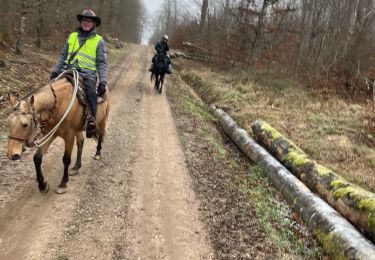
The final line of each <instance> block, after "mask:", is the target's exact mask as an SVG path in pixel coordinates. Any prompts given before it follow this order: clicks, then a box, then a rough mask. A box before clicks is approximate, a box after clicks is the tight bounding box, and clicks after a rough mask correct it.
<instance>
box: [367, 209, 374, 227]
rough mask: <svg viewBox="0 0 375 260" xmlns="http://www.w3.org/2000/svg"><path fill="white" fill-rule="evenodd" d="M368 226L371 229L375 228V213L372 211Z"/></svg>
mask: <svg viewBox="0 0 375 260" xmlns="http://www.w3.org/2000/svg"><path fill="white" fill-rule="evenodd" d="M368 228H369V229H370V230H375V213H370V214H369V215H368Z"/></svg>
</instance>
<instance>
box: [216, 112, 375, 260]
mask: <svg viewBox="0 0 375 260" xmlns="http://www.w3.org/2000/svg"><path fill="white" fill-rule="evenodd" d="M211 109H212V111H213V113H214V114H215V116H216V117H217V118H218V119H219V121H220V124H221V126H222V127H223V129H224V131H225V132H226V133H227V135H228V136H229V137H231V138H232V140H233V141H234V142H235V143H236V145H237V146H238V147H239V148H240V149H241V150H242V151H243V152H244V153H245V154H246V155H247V156H248V157H249V158H250V159H251V160H252V161H254V162H255V163H257V164H258V165H260V166H261V167H262V169H263V170H264V171H265V173H266V174H267V176H268V178H269V179H270V181H271V182H272V183H273V185H274V186H275V187H276V188H278V189H279V190H280V191H281V192H282V193H283V195H284V197H285V198H286V200H287V201H288V203H289V204H290V205H291V206H292V207H293V209H294V210H295V211H296V212H298V213H299V214H300V215H301V217H302V219H303V220H304V221H305V222H306V224H307V225H308V227H309V229H310V230H311V232H312V233H313V234H314V235H315V236H316V237H317V239H318V240H319V241H320V242H321V244H322V245H323V248H324V249H325V251H326V252H327V253H328V254H330V255H331V256H332V258H333V259H375V247H374V245H373V244H372V243H371V242H370V241H369V240H367V239H366V238H365V237H363V235H362V234H361V233H359V232H358V231H357V230H356V229H355V228H354V227H353V225H352V224H350V223H349V222H348V221H347V220H346V219H344V218H343V217H342V216H340V214H338V213H337V211H335V210H334V209H332V208H331V207H330V206H329V205H328V204H327V203H326V202H325V201H323V200H322V199H321V198H319V197H318V196H316V195H315V194H314V193H312V192H311V191H310V190H309V189H308V188H307V187H306V186H305V185H304V184H303V183H302V182H301V181H300V180H298V179H297V178H296V177H295V176H294V175H293V174H292V173H291V172H289V171H288V170H287V169H286V168H285V167H284V166H283V165H281V164H280V162H279V161H277V160H276V159H275V158H274V157H272V156H271V155H270V154H269V153H268V152H267V151H266V150H265V149H264V148H263V147H261V146H260V145H259V144H257V143H256V142H255V141H254V140H253V139H252V138H251V137H250V136H249V134H248V133H247V132H246V131H245V130H244V129H242V128H240V127H238V126H237V125H236V123H235V122H234V121H233V119H232V118H230V117H229V116H228V115H227V114H226V113H225V112H224V111H223V110H222V109H218V108H216V107H215V106H212V107H211Z"/></svg>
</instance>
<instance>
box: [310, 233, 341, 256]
mask: <svg viewBox="0 0 375 260" xmlns="http://www.w3.org/2000/svg"><path fill="white" fill-rule="evenodd" d="M315 234H316V236H317V237H318V240H319V241H320V242H321V243H322V245H323V248H324V250H325V251H327V252H328V253H329V254H330V255H331V256H332V257H333V259H347V258H348V257H346V256H345V255H344V254H343V253H344V252H345V251H346V250H345V245H344V244H343V243H337V238H336V236H335V233H333V232H329V233H324V232H323V231H320V230H319V231H315Z"/></svg>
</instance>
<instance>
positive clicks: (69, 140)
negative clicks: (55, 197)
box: [56, 135, 74, 194]
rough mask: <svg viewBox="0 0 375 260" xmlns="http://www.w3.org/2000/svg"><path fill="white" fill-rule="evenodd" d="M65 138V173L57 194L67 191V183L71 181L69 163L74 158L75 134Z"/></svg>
mask: <svg viewBox="0 0 375 260" xmlns="http://www.w3.org/2000/svg"><path fill="white" fill-rule="evenodd" d="M64 140H65V152H64V156H63V163H64V175H63V177H62V180H61V183H60V184H59V186H58V187H57V189H56V193H57V194H63V193H65V192H66V191H67V189H68V187H67V186H66V183H67V182H68V181H69V176H68V172H69V165H70V163H71V160H72V150H73V145H74V135H69V136H67V137H65V138H64Z"/></svg>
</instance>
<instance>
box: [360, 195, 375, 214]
mask: <svg viewBox="0 0 375 260" xmlns="http://www.w3.org/2000/svg"><path fill="white" fill-rule="evenodd" d="M359 208H360V209H363V210H368V211H371V212H373V213H374V214H375V198H368V199H362V200H360V202H359Z"/></svg>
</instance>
